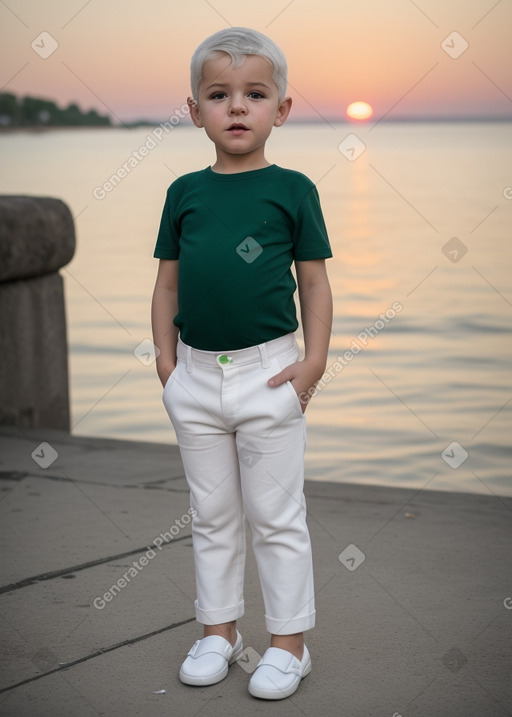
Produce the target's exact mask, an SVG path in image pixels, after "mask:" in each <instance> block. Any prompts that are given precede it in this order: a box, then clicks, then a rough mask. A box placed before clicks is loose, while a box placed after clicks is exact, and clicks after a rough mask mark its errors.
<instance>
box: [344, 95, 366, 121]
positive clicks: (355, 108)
mask: <svg viewBox="0 0 512 717" xmlns="http://www.w3.org/2000/svg"><path fill="white" fill-rule="evenodd" d="M345 111H346V114H347V117H348V118H349V119H351V120H367V119H370V117H371V116H372V115H373V107H372V106H371V105H369V104H368V102H361V101H360V100H359V101H358V102H352V103H351V104H349V106H348V107H347V109H346V110H345Z"/></svg>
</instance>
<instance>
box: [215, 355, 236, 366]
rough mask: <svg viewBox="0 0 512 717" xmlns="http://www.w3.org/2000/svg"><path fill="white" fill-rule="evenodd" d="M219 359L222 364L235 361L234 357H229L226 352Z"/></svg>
mask: <svg viewBox="0 0 512 717" xmlns="http://www.w3.org/2000/svg"><path fill="white" fill-rule="evenodd" d="M217 361H218V362H219V363H222V364H225V363H233V359H231V358H229V356H226V354H222V356H218V357H217Z"/></svg>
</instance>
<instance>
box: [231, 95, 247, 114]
mask: <svg viewBox="0 0 512 717" xmlns="http://www.w3.org/2000/svg"><path fill="white" fill-rule="evenodd" d="M244 99H245V98H244V97H243V95H233V97H232V99H231V103H230V105H229V114H230V115H245V114H247V107H246V104H245V101H244Z"/></svg>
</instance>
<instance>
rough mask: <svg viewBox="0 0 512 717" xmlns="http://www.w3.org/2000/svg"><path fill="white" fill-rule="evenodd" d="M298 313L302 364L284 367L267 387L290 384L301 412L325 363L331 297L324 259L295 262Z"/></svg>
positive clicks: (330, 325)
mask: <svg viewBox="0 0 512 717" xmlns="http://www.w3.org/2000/svg"><path fill="white" fill-rule="evenodd" d="M295 266H296V269H297V283H298V286H299V301H300V312H301V318H302V327H303V330H304V345H305V355H304V359H303V360H302V361H297V362H296V363H294V364H291V365H290V366H287V367H286V368H285V369H283V370H282V371H281V372H280V373H278V374H276V375H275V376H273V377H272V378H271V379H270V380H269V385H270V386H279V385H280V384H282V383H285V381H291V383H292V386H293V387H294V389H295V391H296V392H297V395H298V396H299V398H300V401H301V403H302V405H303V411H305V410H306V405H307V402H308V401H309V394H308V393H307V392H308V390H309V389H311V388H313V387H314V386H315V384H316V383H317V382H318V381H319V380H320V378H321V376H322V374H323V372H324V371H325V366H326V363H327V351H328V349H329V339H330V335H331V327H332V295H331V287H330V285H329V279H328V278H327V272H326V269H325V260H324V259H314V260H312V261H298V262H296V263H295Z"/></svg>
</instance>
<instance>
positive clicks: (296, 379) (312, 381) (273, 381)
mask: <svg viewBox="0 0 512 717" xmlns="http://www.w3.org/2000/svg"><path fill="white" fill-rule="evenodd" d="M322 373H323V371H322V370H319V367H318V366H316V365H313V364H311V363H308V362H307V361H306V360H303V361H296V362H295V363H292V364H290V365H289V366H287V367H286V368H284V369H283V370H282V371H280V372H279V373H276V375H275V376H272V378H269V380H268V385H269V386H271V387H272V388H275V387H276V386H280V385H281V384H282V383H286V381H290V383H291V384H292V386H293V388H294V391H295V393H296V394H297V397H298V399H299V401H300V405H301V407H302V413H305V411H306V407H307V405H308V403H309V401H310V400H311V394H312V393H313V390H314V387H315V386H316V384H317V383H318V381H319V380H320V378H321V376H322Z"/></svg>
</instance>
